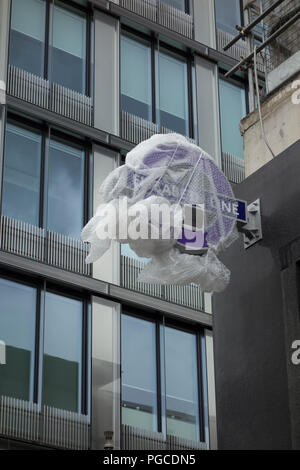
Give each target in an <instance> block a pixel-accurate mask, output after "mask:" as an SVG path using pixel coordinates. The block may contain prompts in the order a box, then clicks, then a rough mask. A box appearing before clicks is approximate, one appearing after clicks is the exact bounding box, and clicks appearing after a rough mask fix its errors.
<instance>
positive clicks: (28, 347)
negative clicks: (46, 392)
mask: <svg viewBox="0 0 300 470" xmlns="http://www.w3.org/2000/svg"><path fill="white" fill-rule="evenodd" d="M0 299H1V302H0V340H2V341H4V342H5V344H6V364H5V365H1V366H0V396H1V395H5V396H9V397H15V398H19V399H22V400H32V399H33V372H34V346H35V315H36V290H35V289H34V288H32V287H28V286H25V285H23V284H19V283H16V282H12V281H8V280H5V279H1V278H0Z"/></svg>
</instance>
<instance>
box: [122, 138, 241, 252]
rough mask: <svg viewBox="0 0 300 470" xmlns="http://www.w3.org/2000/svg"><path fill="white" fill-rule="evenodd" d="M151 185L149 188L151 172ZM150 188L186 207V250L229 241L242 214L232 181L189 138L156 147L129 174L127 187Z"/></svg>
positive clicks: (183, 242) (151, 192) (182, 241)
mask: <svg viewBox="0 0 300 470" xmlns="http://www.w3.org/2000/svg"><path fill="white" fill-rule="evenodd" d="M151 174H152V175H155V174H157V177H155V178H154V180H153V178H151V184H150V185H149V187H147V180H148V178H149V176H150V175H151ZM143 185H144V188H145V187H146V192H145V195H144V197H145V198H147V197H149V196H151V195H152V196H153V195H154V196H160V197H164V198H166V199H167V200H168V201H169V202H170V204H180V205H181V207H182V208H183V214H184V223H183V228H182V236H181V238H180V239H179V240H178V241H177V242H178V244H179V245H181V246H182V247H183V248H184V249H186V250H192V251H193V250H194V251H197V250H198V251H200V252H201V251H203V249H204V250H205V249H207V248H208V246H209V245H213V246H217V245H218V243H219V242H220V240H223V241H226V239H227V238H228V237H229V236H230V235H231V233H232V231H233V229H234V227H235V224H236V221H237V219H239V217H240V214H239V212H240V207H239V201H236V200H235V198H234V194H233V191H232V188H231V185H230V183H229V182H228V180H227V178H226V177H225V175H224V174H223V172H222V171H221V170H220V169H219V168H218V166H217V165H216V164H215V163H214V161H213V160H212V159H211V158H210V157H209V156H208V155H207V154H206V153H205V152H203V151H202V150H201V149H200V148H199V147H197V146H196V145H193V144H190V143H189V142H188V141H186V142H184V141H182V142H180V141H179V142H177V141H176V140H174V142H173V141H171V142H170V143H167V144H159V145H156V146H154V148H153V150H152V149H151V150H150V149H149V151H148V152H146V155H145V156H144V158H143V164H142V165H141V166H140V168H138V169H137V168H135V169H134V170H132V171H129V173H128V182H127V186H129V187H132V188H133V189H134V191H135V192H138V191H139V189H140V190H142V188H143Z"/></svg>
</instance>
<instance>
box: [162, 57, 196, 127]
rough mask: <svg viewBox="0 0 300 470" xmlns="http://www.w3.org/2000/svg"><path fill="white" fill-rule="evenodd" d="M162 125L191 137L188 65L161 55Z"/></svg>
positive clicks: (174, 58)
mask: <svg viewBox="0 0 300 470" xmlns="http://www.w3.org/2000/svg"><path fill="white" fill-rule="evenodd" d="M159 99H160V113H159V117H160V125H161V126H162V127H165V128H166V129H169V130H171V131H175V132H178V133H180V134H182V135H186V136H189V107H188V83H187V63H186V62H185V61H183V60H180V59H178V58H176V57H174V56H171V55H169V54H164V53H162V52H161V53H160V54H159Z"/></svg>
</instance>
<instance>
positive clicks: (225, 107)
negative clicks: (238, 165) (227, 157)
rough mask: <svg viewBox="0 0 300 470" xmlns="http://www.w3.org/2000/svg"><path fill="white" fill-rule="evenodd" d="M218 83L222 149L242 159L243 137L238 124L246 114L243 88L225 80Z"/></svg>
mask: <svg viewBox="0 0 300 470" xmlns="http://www.w3.org/2000/svg"><path fill="white" fill-rule="evenodd" d="M219 83H220V113H221V134H222V151H223V152H225V153H229V154H231V155H234V156H235V157H239V158H241V159H243V158H244V150H243V138H242V136H241V133H240V127H239V125H240V121H241V119H242V118H243V117H244V116H245V115H246V95H245V90H244V89H243V88H241V87H239V86H237V85H234V84H233V83H230V82H228V81H225V80H220V82H219Z"/></svg>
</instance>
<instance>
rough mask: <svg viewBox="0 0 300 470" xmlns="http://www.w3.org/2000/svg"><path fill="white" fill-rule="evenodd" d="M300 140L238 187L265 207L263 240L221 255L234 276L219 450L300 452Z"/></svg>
mask: <svg viewBox="0 0 300 470" xmlns="http://www.w3.org/2000/svg"><path fill="white" fill-rule="evenodd" d="M299 154H300V141H298V142H297V143H295V144H294V145H293V146H291V147H290V148H289V149H288V150H286V151H285V152H284V153H283V154H281V155H280V156H278V157H276V158H275V159H273V160H272V161H271V162H269V163H268V164H266V165H265V166H264V167H262V168H261V169H259V170H258V171H257V172H256V173H254V174H252V175H251V176H249V177H248V178H247V179H246V180H245V181H243V183H241V184H239V185H237V186H236V188H235V194H236V196H237V197H239V198H241V199H244V200H247V201H248V202H251V201H254V200H255V199H257V198H260V200H261V208H262V230H263V240H262V241H261V242H259V243H257V244H255V245H254V246H253V247H251V248H249V249H248V250H246V251H245V250H244V247H243V244H242V239H241V236H240V239H239V240H238V241H237V242H235V243H234V244H233V245H232V246H231V247H230V248H229V249H228V250H227V251H226V252H225V253H224V255H223V256H222V261H223V262H224V263H225V265H226V266H227V267H228V268H229V269H230V270H231V282H230V285H229V287H228V288H227V289H226V290H225V292H223V293H221V294H215V295H214V298H213V300H214V305H213V308H214V322H213V331H214V345H215V367H216V401H217V417H218V447H219V449H291V448H293V449H300V366H296V365H294V364H293V363H292V362H291V355H292V352H293V351H292V349H291V345H292V342H293V341H294V340H299V339H300V309H299V287H300V277H299V262H300V216H299V201H300V184H299V181H300V159H299Z"/></svg>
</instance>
